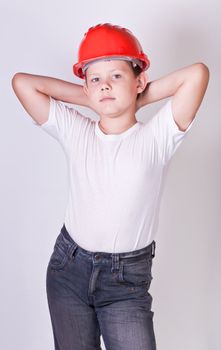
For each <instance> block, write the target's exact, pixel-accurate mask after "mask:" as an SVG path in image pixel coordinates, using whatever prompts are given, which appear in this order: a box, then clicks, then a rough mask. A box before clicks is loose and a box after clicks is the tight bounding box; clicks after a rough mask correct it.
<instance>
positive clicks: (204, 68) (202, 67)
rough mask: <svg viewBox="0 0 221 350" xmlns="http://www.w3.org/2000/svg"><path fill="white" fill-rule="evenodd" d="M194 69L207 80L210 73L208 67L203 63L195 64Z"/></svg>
mask: <svg viewBox="0 0 221 350" xmlns="http://www.w3.org/2000/svg"><path fill="white" fill-rule="evenodd" d="M196 68H197V71H198V74H200V75H201V76H204V77H208V79H209V75H210V71H209V68H208V66H207V65H206V64H205V63H203V62H199V63H196Z"/></svg>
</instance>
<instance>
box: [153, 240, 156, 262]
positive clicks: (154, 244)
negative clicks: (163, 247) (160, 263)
mask: <svg viewBox="0 0 221 350" xmlns="http://www.w3.org/2000/svg"><path fill="white" fill-rule="evenodd" d="M155 250H156V242H155V241H153V242H152V258H154V257H155Z"/></svg>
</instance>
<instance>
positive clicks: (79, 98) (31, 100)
mask: <svg viewBox="0 0 221 350" xmlns="http://www.w3.org/2000/svg"><path fill="white" fill-rule="evenodd" d="M12 87H13V90H14V92H15V94H16V96H17V97H18V99H19V101H20V102H21V104H22V106H23V107H24V109H25V110H26V111H27V112H28V114H29V115H30V116H31V117H32V118H33V119H34V120H35V121H36V122H37V123H38V124H43V123H44V122H46V121H47V120H48V115H49V96H52V97H53V98H55V99H57V100H61V101H64V102H68V103H73V104H76V105H82V106H86V107H89V101H88V98H87V96H86V94H85V93H84V91H83V86H82V85H78V84H74V83H70V82H67V81H64V80H61V79H57V78H52V77H47V76H40V75H34V74H29V73H16V74H15V75H14V76H13V79H12Z"/></svg>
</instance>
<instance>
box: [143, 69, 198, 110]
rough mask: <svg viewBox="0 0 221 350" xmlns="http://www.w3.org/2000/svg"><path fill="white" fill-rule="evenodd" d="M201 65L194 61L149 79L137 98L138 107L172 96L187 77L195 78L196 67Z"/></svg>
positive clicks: (196, 73)
mask: <svg viewBox="0 0 221 350" xmlns="http://www.w3.org/2000/svg"><path fill="white" fill-rule="evenodd" d="M201 65H203V64H202V63H194V64H192V65H190V66H187V67H184V68H181V69H178V70H176V71H174V72H172V73H170V74H167V75H165V76H163V77H161V78H159V79H157V80H153V81H150V82H149V83H148V84H147V86H146V88H145V90H144V91H143V92H142V93H141V94H140V96H139V98H138V100H137V104H138V109H139V108H141V107H143V106H145V105H147V104H150V103H153V102H156V101H159V100H162V99H164V98H167V97H170V96H173V95H174V94H175V93H176V91H177V90H178V89H179V88H180V86H181V85H182V84H184V83H185V81H186V80H187V79H189V78H190V77H191V79H193V78H194V76H196V78H197V75H198V72H199V69H198V67H200V66H201Z"/></svg>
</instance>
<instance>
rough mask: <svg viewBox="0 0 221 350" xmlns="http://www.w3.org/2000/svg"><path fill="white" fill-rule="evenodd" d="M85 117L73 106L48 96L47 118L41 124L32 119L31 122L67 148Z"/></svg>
mask: <svg viewBox="0 0 221 350" xmlns="http://www.w3.org/2000/svg"><path fill="white" fill-rule="evenodd" d="M87 119H88V118H87V117H84V116H83V115H81V113H79V112H78V111H77V110H76V109H75V108H73V107H68V106H66V105H65V103H64V102H63V101H59V100H55V99H54V98H53V97H51V96H50V107H49V116H48V120H47V121H46V122H45V123H43V124H41V125H40V124H38V123H37V122H35V121H34V120H33V119H32V122H33V124H34V125H35V126H37V127H39V128H40V129H42V130H44V131H45V132H47V133H48V134H49V135H51V136H52V137H53V138H55V139H56V140H57V141H58V142H59V143H60V144H61V145H62V146H63V147H64V148H65V149H67V147H68V145H69V142H70V137H71V136H73V134H74V133H76V132H77V130H79V127H80V126H81V124H84V123H85V122H86V120H87Z"/></svg>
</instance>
